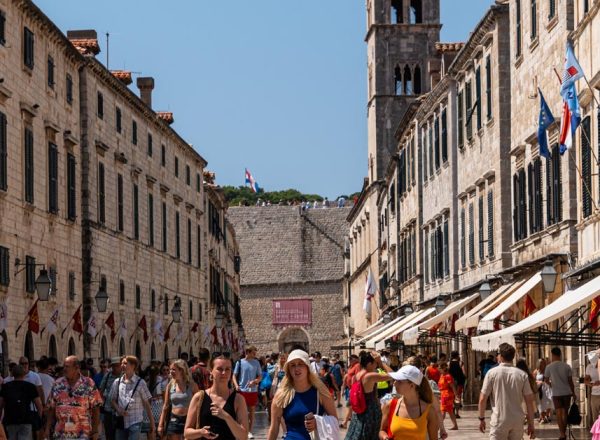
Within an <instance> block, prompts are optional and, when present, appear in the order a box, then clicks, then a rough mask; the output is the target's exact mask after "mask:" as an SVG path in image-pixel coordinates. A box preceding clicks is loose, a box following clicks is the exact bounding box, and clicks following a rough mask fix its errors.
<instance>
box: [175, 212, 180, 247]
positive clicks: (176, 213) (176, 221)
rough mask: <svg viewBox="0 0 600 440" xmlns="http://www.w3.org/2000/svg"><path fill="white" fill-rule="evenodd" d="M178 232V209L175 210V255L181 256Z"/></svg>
mask: <svg viewBox="0 0 600 440" xmlns="http://www.w3.org/2000/svg"><path fill="white" fill-rule="evenodd" d="M179 234H180V231H179V211H175V256H176V257H177V258H179V257H181V242H180V240H179V237H180V235H179Z"/></svg>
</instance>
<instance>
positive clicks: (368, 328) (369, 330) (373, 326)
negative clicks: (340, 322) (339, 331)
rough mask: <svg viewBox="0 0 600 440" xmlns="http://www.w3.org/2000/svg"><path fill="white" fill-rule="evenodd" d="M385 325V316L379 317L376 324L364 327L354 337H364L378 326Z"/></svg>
mask: <svg viewBox="0 0 600 440" xmlns="http://www.w3.org/2000/svg"><path fill="white" fill-rule="evenodd" d="M384 325H385V322H383V317H382V318H379V319H378V320H377V322H376V323H375V324H371V325H370V326H369V327H367V328H366V329H364V330H363V331H362V332H358V333H357V334H356V335H354V337H356V338H364V337H365V336H367V335H369V334H370V333H371V332H373V331H375V330H377V329H378V328H381V327H383V326H384Z"/></svg>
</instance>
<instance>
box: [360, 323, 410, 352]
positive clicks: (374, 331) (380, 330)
mask: <svg viewBox="0 0 600 440" xmlns="http://www.w3.org/2000/svg"><path fill="white" fill-rule="evenodd" d="M402 319H404V316H399V317H397V318H396V319H394V320H392V321H390V322H388V323H387V324H385V325H383V326H381V327H378V328H376V329H375V330H373V331H371V332H370V333H369V334H368V335H366V336H364V337H363V338H361V339H359V340H358V341H356V342H355V343H354V345H357V346H358V345H361V344H363V343H364V342H365V341H367V340H368V339H370V338H372V337H374V336H375V335H377V334H379V333H381V332H383V331H385V330H387V329H389V328H390V327H391V326H393V325H394V324H396V323H398V322H400V321H401V320H402Z"/></svg>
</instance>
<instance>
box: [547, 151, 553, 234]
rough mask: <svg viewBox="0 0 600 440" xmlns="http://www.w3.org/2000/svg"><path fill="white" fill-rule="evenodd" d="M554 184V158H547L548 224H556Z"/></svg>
mask: <svg viewBox="0 0 600 440" xmlns="http://www.w3.org/2000/svg"><path fill="white" fill-rule="evenodd" d="M552 199H553V185H552V158H550V157H547V158H546V224H547V225H548V226H550V225H553V224H554V202H553V201H552Z"/></svg>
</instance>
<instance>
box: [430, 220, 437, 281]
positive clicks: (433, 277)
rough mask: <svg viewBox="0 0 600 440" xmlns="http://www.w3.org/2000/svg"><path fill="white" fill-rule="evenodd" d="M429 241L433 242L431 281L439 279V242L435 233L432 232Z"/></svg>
mask: <svg viewBox="0 0 600 440" xmlns="http://www.w3.org/2000/svg"><path fill="white" fill-rule="evenodd" d="M429 240H430V241H431V281H435V280H436V279H437V273H436V271H437V240H436V239H435V231H432V232H431V234H430V236H429Z"/></svg>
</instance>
